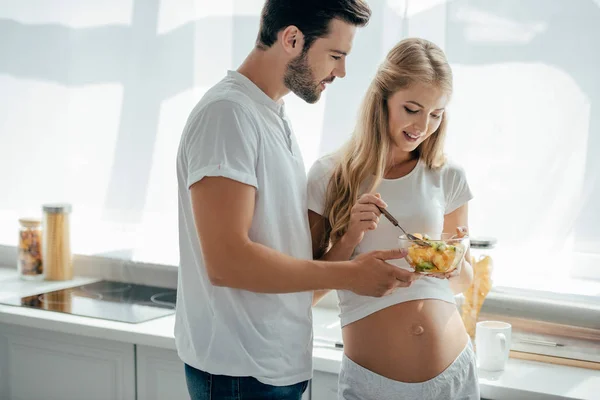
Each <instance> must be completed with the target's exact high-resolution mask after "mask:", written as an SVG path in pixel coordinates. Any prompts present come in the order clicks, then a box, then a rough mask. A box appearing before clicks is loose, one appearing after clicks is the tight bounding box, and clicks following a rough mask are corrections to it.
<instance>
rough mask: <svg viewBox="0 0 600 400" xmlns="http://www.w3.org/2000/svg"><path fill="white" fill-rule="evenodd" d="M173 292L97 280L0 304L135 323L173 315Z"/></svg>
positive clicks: (7, 300)
mask: <svg viewBox="0 0 600 400" xmlns="http://www.w3.org/2000/svg"><path fill="white" fill-rule="evenodd" d="M176 297H177V291H176V290H174V289H166V288H161V287H156V286H146V285H137V284H133V283H123V282H114V281H99V282H95V283H90V284H87V285H81V286H76V287H73V288H69V289H62V290H55V291H52V292H45V293H39V294H36V295H32V296H26V297H14V298H7V299H2V300H0V304H6V305H11V306H17V307H29V308H36V309H41V310H48V311H56V312H61V313H66V314H73V315H79V316H83V317H90V318H99V319H106V320H111V321H120V322H128V323H132V324H136V323H139V322H144V321H149V320H151V319H155V318H159V317H164V316H167V315H171V314H173V313H174V312H175V300H176Z"/></svg>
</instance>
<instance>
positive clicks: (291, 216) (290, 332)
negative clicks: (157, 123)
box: [175, 71, 312, 386]
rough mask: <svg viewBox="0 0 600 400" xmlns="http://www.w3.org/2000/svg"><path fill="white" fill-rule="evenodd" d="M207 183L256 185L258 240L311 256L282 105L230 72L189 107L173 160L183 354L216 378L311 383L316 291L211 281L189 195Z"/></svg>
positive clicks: (301, 172) (302, 180) (295, 152)
mask: <svg viewBox="0 0 600 400" xmlns="http://www.w3.org/2000/svg"><path fill="white" fill-rule="evenodd" d="M207 176H222V177H226V178H229V179H233V180H236V181H239V182H242V183H244V184H247V185H251V186H254V187H256V197H255V201H256V204H255V208H254V218H253V219H252V226H251V227H250V232H249V236H250V239H251V240H252V241H254V242H257V243H261V244H263V245H265V246H268V247H270V248H272V249H275V250H278V251H280V252H282V253H285V254H288V255H290V256H293V257H296V258H300V259H312V245H311V236H310V229H309V225H308V216H307V213H306V210H307V202H306V171H305V169H304V162H303V161H302V156H301V154H300V149H299V147H298V144H297V142H296V138H295V137H294V134H293V133H292V129H291V126H290V123H289V121H288V120H287V118H286V115H285V110H284V106H283V104H279V103H276V102H275V101H273V100H272V99H271V98H269V97H268V96H267V95H266V94H265V93H264V92H262V91H261V90H260V89H259V88H258V87H257V86H256V85H254V83H252V81H250V80H249V79H248V78H246V77H245V76H243V75H241V74H239V73H237V72H234V71H230V72H229V73H228V75H227V77H225V78H224V79H223V80H222V81H221V82H219V83H218V84H217V85H215V86H214V87H213V88H211V89H210V90H209V91H208V92H207V93H206V94H205V95H204V97H203V98H202V99H201V100H200V102H199V103H198V104H197V105H196V107H195V108H194V109H193V111H192V112H191V114H190V117H189V119H188V121H187V124H186V126H185V129H184V131H183V135H182V138H181V143H180V146H179V152H178V154H177V179H178V185H179V248H180V271H179V279H178V292H177V312H176V321H175V339H176V343H177V351H178V353H179V356H180V358H181V359H182V360H183V361H184V362H185V363H187V364H189V365H191V366H192V367H195V368H197V369H200V370H203V371H205V372H208V373H211V374H215V375H228V376H252V377H255V378H256V379H258V380H259V381H261V382H263V383H266V384H270V385H275V386H286V385H291V384H295V383H298V382H302V381H305V380H307V379H310V378H311V376H312V310H311V302H312V292H301V293H290V294H259V293H253V292H249V291H245V290H238V289H230V288H225V287H216V286H213V285H212V284H211V283H210V280H209V279H208V276H207V272H206V268H205V266H204V260H203V257H202V250H201V247H200V240H199V238H198V236H197V233H196V228H195V224H194V216H193V213H192V205H191V199H190V192H189V188H190V186H191V185H193V184H194V183H196V182H198V181H200V180H201V179H202V178H204V177H207Z"/></svg>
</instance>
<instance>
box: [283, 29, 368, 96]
mask: <svg viewBox="0 0 600 400" xmlns="http://www.w3.org/2000/svg"><path fill="white" fill-rule="evenodd" d="M355 32H356V27H355V26H354V25H351V24H348V23H346V22H344V21H341V20H339V19H333V20H331V22H330V25H329V34H328V35H327V36H325V37H321V38H318V39H316V40H315V41H314V43H313V44H312V45H311V46H310V48H309V49H308V50H307V51H303V52H302V54H300V55H299V56H298V57H296V58H294V59H293V60H291V61H290V62H289V64H288V66H287V70H286V72H285V76H284V83H285V86H286V87H287V88H288V89H290V90H291V91H292V92H294V93H295V94H296V95H297V96H298V97H300V98H301V99H303V100H304V101H306V102H307V103H316V102H317V101H318V100H319V99H320V98H321V93H322V92H323V91H324V90H325V87H326V85H327V84H329V83H331V82H333V80H334V79H335V78H336V77H338V78H343V77H344V76H346V56H347V55H348V53H349V52H350V49H351V48H352V40H353V39H354V34H355Z"/></svg>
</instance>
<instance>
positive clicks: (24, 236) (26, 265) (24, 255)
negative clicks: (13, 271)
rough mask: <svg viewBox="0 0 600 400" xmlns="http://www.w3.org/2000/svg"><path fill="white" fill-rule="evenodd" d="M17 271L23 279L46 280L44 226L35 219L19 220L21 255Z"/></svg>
mask: <svg viewBox="0 0 600 400" xmlns="http://www.w3.org/2000/svg"><path fill="white" fill-rule="evenodd" d="M17 270H18V271H19V276H20V277H21V279H25V280H41V279H44V266H43V262H42V226H41V221H40V220H39V219H35V218H21V219H19V255H18V260H17Z"/></svg>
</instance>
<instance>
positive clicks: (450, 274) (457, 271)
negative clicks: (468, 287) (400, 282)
mask: <svg viewBox="0 0 600 400" xmlns="http://www.w3.org/2000/svg"><path fill="white" fill-rule="evenodd" d="M468 234H469V230H468V229H467V227H465V226H459V227H458V228H456V236H457V237H459V238H462V237H465V236H467V235H468ZM465 257H466V254H465V255H464V256H463V259H462V260H461V262H460V263H459V264H458V266H457V267H456V268H455V269H454V270H453V271H451V272H447V273H445V274H431V275H429V276H432V277H434V278H440V279H450V278H454V277H456V276H459V275H460V272H461V270H462V266H463V264H464V262H465V261H466V260H465Z"/></svg>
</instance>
